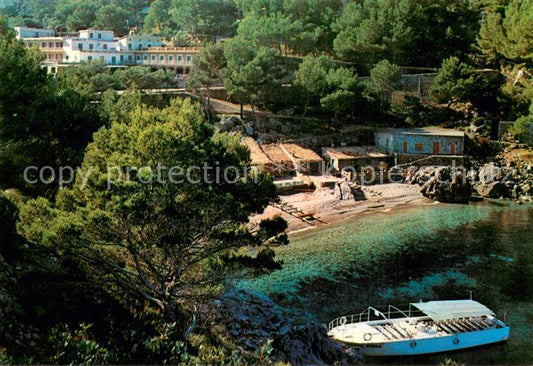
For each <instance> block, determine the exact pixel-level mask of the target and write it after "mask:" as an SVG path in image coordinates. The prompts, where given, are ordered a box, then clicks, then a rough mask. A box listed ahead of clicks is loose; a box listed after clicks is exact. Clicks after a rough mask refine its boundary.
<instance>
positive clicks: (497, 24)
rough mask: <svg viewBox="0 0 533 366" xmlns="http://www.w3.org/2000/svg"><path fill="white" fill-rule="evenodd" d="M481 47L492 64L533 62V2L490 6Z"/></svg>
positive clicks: (514, 1) (516, 0) (513, 0)
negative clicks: (496, 62) (500, 61)
mask: <svg viewBox="0 0 533 366" xmlns="http://www.w3.org/2000/svg"><path fill="white" fill-rule="evenodd" d="M484 11H485V17H484V19H483V23H482V26H481V29H480V32H479V37H478V45H479V48H480V50H481V51H482V52H483V53H484V54H485V55H486V56H487V57H488V59H489V60H490V61H499V60H507V61H511V62H514V63H519V62H527V63H528V64H529V65H530V66H531V62H532V61H533V1H531V0H510V1H508V2H507V3H506V4H505V6H486V7H485V9H484Z"/></svg>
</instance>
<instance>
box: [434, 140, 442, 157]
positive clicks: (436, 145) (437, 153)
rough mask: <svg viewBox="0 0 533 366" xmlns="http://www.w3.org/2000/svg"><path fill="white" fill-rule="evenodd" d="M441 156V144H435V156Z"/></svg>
mask: <svg viewBox="0 0 533 366" xmlns="http://www.w3.org/2000/svg"><path fill="white" fill-rule="evenodd" d="M439 154H440V144H439V143H438V142H434V143H433V155H439Z"/></svg>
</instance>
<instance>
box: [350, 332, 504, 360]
mask: <svg viewBox="0 0 533 366" xmlns="http://www.w3.org/2000/svg"><path fill="white" fill-rule="evenodd" d="M509 331H510V328H509V327H507V326H505V327H502V328H498V329H487V330H483V331H478V332H468V333H460V334H456V335H448V336H439V337H432V338H422V339H417V340H405V341H397V342H386V343H378V344H365V345H360V344H347V345H349V346H352V347H355V348H357V349H358V350H359V351H360V352H361V353H362V354H363V355H365V356H415V355H425V354H430V353H440V352H451V351H458V350H463V349H467V348H474V347H480V346H485V345H489V344H494V343H501V342H505V341H507V340H508V339H509Z"/></svg>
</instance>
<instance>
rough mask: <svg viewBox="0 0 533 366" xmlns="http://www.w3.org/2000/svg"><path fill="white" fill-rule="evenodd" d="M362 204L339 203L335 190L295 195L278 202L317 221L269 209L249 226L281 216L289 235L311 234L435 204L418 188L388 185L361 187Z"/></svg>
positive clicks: (352, 202) (350, 199)
mask: <svg viewBox="0 0 533 366" xmlns="http://www.w3.org/2000/svg"><path fill="white" fill-rule="evenodd" d="M362 191H363V193H364V198H365V199H364V200H360V201H356V200H354V199H353V198H352V197H348V199H343V200H341V199H340V197H339V194H338V193H339V192H338V189H337V190H336V189H333V188H321V189H318V190H316V191H314V192H305V193H297V194H292V195H283V196H280V199H281V200H282V201H284V202H286V203H288V204H291V205H292V206H294V207H296V208H298V209H300V210H302V211H304V212H306V213H310V214H314V217H316V218H318V219H319V220H309V221H308V222H306V221H304V220H302V219H300V218H297V217H295V216H292V215H290V214H288V213H286V212H284V211H282V210H280V209H279V208H276V207H273V206H268V207H267V208H266V209H265V211H264V212H263V214H261V215H256V216H254V217H252V218H251V223H252V224H254V223H258V222H259V221H261V220H262V219H265V218H270V217H272V216H274V215H281V217H283V218H284V219H285V220H287V222H288V224H289V229H288V231H289V232H290V233H294V232H298V231H302V230H314V229H319V228H324V227H327V226H329V225H333V224H336V223H339V222H341V221H344V220H349V219H351V218H355V217H358V216H362V215H366V214H372V213H376V212H390V211H392V210H397V209H401V208H405V207H413V206H416V205H421V204H426V205H427V204H435V201H432V200H430V199H428V198H426V197H424V196H423V195H422V194H421V193H420V192H419V187H418V185H407V184H400V183H389V184H380V185H372V186H366V187H362Z"/></svg>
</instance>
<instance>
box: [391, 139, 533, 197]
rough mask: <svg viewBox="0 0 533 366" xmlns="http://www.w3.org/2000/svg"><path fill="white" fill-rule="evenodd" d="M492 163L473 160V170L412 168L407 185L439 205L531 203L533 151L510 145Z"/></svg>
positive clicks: (407, 178) (406, 177) (443, 167)
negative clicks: (480, 201)
mask: <svg viewBox="0 0 533 366" xmlns="http://www.w3.org/2000/svg"><path fill="white" fill-rule="evenodd" d="M493 160H494V161H491V162H489V163H484V164H483V163H478V162H475V161H473V162H472V167H471V168H470V169H468V170H467V169H464V168H459V167H450V166H429V167H415V166H411V167H408V168H406V169H404V170H403V171H402V176H403V177H404V179H405V183H407V184H418V185H419V186H420V187H421V188H420V192H421V193H422V194H423V195H424V196H426V197H429V198H431V199H434V200H437V201H440V202H450V203H466V202H468V201H469V200H471V199H473V198H476V197H481V198H493V199H512V200H516V201H521V202H532V194H533V191H532V188H533V152H532V151H531V149H524V148H522V149H519V148H517V147H516V146H511V147H509V148H507V149H505V150H503V151H502V153H501V154H499V155H498V156H496V157H495V158H494V159H493Z"/></svg>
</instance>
